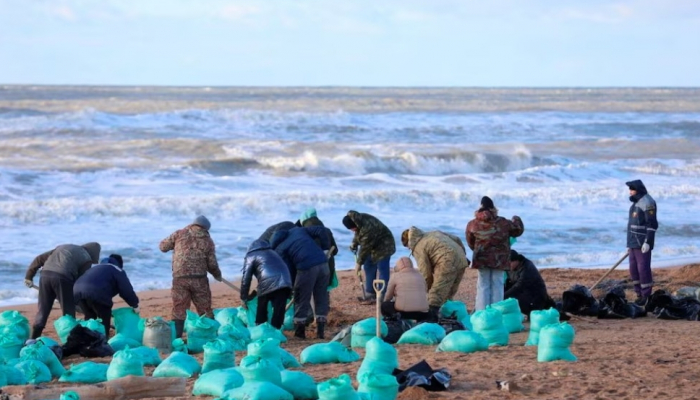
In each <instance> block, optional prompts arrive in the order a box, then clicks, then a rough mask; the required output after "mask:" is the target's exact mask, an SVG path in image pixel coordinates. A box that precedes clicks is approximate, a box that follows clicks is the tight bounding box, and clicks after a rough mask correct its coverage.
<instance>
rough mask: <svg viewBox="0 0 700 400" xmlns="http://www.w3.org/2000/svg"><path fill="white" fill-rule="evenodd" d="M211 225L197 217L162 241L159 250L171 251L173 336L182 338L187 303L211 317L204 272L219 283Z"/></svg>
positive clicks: (208, 289)
mask: <svg viewBox="0 0 700 400" xmlns="http://www.w3.org/2000/svg"><path fill="white" fill-rule="evenodd" d="M210 227H211V223H210V222H209V220H208V219H207V218H206V217H205V216H203V215H200V216H198V217H197V218H195V220H194V221H193V222H192V223H191V224H190V225H187V226H186V227H184V228H183V229H179V230H177V231H175V232H174V233H173V234H171V235H170V236H168V237H167V238H165V239H163V240H162V241H161V242H160V245H159V246H158V247H159V248H160V251H162V252H163V253H167V252H169V251H171V250H172V251H173V261H172V262H173V286H172V289H170V294H171V296H172V300H173V311H172V318H173V322H174V323H175V336H176V337H178V338H179V337H182V331H183V330H184V328H185V318H186V317H187V313H186V312H187V310H188V309H189V308H190V303H194V306H195V308H196V309H197V313H198V314H199V315H206V316H207V317H209V318H214V314H213V312H212V309H211V289H210V288H209V280H208V279H207V272H209V273H210V274H212V276H214V279H216V280H217V281H219V282H221V280H222V277H221V270H219V263H218V262H217V260H216V247H215V246H214V241H213V240H212V239H211V236H210V235H209V228H210Z"/></svg>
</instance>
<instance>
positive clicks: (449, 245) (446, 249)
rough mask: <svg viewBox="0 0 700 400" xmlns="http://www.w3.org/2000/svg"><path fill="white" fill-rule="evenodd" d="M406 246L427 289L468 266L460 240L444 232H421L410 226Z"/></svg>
mask: <svg viewBox="0 0 700 400" xmlns="http://www.w3.org/2000/svg"><path fill="white" fill-rule="evenodd" d="M408 248H409V249H410V250H411V255H413V257H415V259H416V265H417V266H418V270H419V271H420V273H421V274H422V275H423V277H424V278H425V281H426V284H427V287H428V289H430V288H431V287H432V286H433V284H435V283H436V282H438V281H440V280H441V279H445V278H446V277H452V276H455V273H456V272H458V271H464V270H465V269H466V268H467V267H469V260H467V256H466V254H465V250H464V245H463V244H462V240H461V239H460V238H458V237H457V236H454V235H450V234H448V233H445V232H441V231H431V232H423V231H422V230H420V229H419V228H416V227H415V226H412V227H411V228H410V229H409V230H408Z"/></svg>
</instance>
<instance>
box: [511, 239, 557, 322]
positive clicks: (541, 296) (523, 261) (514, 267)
mask: <svg viewBox="0 0 700 400" xmlns="http://www.w3.org/2000/svg"><path fill="white" fill-rule="evenodd" d="M506 273H507V275H508V277H507V278H506V284H505V289H504V290H505V293H504V294H503V298H504V299H510V298H514V299H516V300H518V304H519V305H520V312H522V313H523V314H525V315H527V316H528V318H530V312H532V311H536V310H546V309H548V308H550V307H555V306H556V304H555V303H554V300H552V298H551V297H549V295H548V294H547V286H546V285H545V284H544V280H543V279H542V276H541V275H540V271H538V270H537V267H536V266H535V264H533V263H532V261H530V260H529V259H527V258H525V256H523V255H522V254H519V253H518V252H517V251H515V250H511V251H510V269H508V270H506Z"/></svg>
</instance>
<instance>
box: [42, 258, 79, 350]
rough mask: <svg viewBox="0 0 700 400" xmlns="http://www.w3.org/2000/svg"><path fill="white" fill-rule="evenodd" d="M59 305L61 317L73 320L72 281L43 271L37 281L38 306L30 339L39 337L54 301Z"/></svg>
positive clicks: (54, 273)
mask: <svg viewBox="0 0 700 400" xmlns="http://www.w3.org/2000/svg"><path fill="white" fill-rule="evenodd" d="M56 299H58V302H59V303H60V304H61V311H63V315H70V316H71V317H74V318H75V302H74V301H73V280H71V279H69V278H68V277H66V276H64V275H61V274H59V273H56V272H52V271H43V272H42V273H41V278H40V279H39V304H38V310H37V312H36V317H34V326H33V329H32V339H36V338H38V337H39V336H41V332H43V331H44V327H46V321H47V320H48V319H49V314H51V308H52V307H53V302H54V300H56Z"/></svg>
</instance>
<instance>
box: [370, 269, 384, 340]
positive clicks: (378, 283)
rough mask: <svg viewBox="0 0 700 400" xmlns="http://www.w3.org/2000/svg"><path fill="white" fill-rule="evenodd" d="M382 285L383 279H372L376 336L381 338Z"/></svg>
mask: <svg viewBox="0 0 700 400" xmlns="http://www.w3.org/2000/svg"><path fill="white" fill-rule="evenodd" d="M384 286H386V282H385V281H384V279H375V280H373V281H372V287H373V288H374V293H375V294H376V296H377V337H378V338H380V339H381V338H382V310H381V305H382V292H383V291H384Z"/></svg>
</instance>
